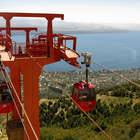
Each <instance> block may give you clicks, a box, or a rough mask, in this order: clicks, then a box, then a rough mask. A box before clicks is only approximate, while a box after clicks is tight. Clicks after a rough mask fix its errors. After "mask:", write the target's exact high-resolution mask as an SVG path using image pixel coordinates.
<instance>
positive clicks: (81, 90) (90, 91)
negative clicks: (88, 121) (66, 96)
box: [72, 81, 96, 112]
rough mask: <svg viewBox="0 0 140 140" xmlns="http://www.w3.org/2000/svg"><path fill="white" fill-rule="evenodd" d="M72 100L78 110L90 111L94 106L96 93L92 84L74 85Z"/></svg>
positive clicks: (81, 83)
mask: <svg viewBox="0 0 140 140" xmlns="http://www.w3.org/2000/svg"><path fill="white" fill-rule="evenodd" d="M72 99H73V100H74V102H76V104H78V105H79V109H81V110H84V111H86V112H87V111H91V110H93V109H94V107H95V105H96V92H95V88H94V86H93V85H92V84H90V83H88V84H87V83H86V82H84V81H79V82H78V83H76V84H74V86H73V92H72Z"/></svg>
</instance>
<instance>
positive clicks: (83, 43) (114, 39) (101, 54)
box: [16, 32, 140, 71]
mask: <svg viewBox="0 0 140 140" xmlns="http://www.w3.org/2000/svg"><path fill="white" fill-rule="evenodd" d="M74 36H76V37H77V51H78V53H79V54H81V53H82V52H89V53H90V54H92V60H95V61H97V62H99V63H101V64H103V65H105V66H107V67H108V68H110V69H132V68H139V67H140V32H116V33H94V34H74ZM16 38H17V36H16ZM20 38H21V37H20ZM78 61H79V62H81V61H82V58H80V59H78ZM45 69H47V70H49V71H71V70H79V69H77V68H74V67H73V66H70V65H69V64H67V63H66V62H64V61H63V60H62V61H61V62H58V63H55V64H50V65H47V66H45ZM83 69H84V68H83ZM90 69H94V70H98V69H99V68H98V67H97V66H95V65H93V64H92V66H91V68H90Z"/></svg>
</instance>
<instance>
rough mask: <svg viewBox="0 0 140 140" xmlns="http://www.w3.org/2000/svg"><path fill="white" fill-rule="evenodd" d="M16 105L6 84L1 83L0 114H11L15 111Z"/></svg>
mask: <svg viewBox="0 0 140 140" xmlns="http://www.w3.org/2000/svg"><path fill="white" fill-rule="evenodd" d="M13 107H14V104H13V101H12V98H11V95H10V93H9V89H8V87H7V84H6V83H5V82H2V83H0V114H4V113H9V112H11V111H12V110H13Z"/></svg>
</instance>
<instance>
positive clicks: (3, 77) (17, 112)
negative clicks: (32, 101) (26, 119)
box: [1, 67, 30, 140]
mask: <svg viewBox="0 0 140 140" xmlns="http://www.w3.org/2000/svg"><path fill="white" fill-rule="evenodd" d="M1 69H2V67H1ZM4 70H5V68H4ZM1 73H2V75H3V78H4V79H5V82H6V84H7V87H8V90H9V93H10V96H11V98H12V100H13V102H14V105H15V108H16V111H17V113H18V115H19V117H20V120H21V123H22V125H23V127H24V130H25V133H26V135H27V137H28V139H29V140H30V137H29V134H28V132H27V129H26V127H25V125H24V123H23V121H22V117H21V115H20V112H19V110H18V107H17V105H16V102H15V99H14V97H13V95H12V91H11V88H10V86H9V84H8V81H7V79H6V76H5V75H4V73H3V70H1Z"/></svg>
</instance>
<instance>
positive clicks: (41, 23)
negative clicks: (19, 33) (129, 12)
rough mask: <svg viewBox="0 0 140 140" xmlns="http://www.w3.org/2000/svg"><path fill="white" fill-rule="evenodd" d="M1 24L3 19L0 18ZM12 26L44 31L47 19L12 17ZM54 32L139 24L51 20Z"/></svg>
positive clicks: (110, 29)
mask: <svg viewBox="0 0 140 140" xmlns="http://www.w3.org/2000/svg"><path fill="white" fill-rule="evenodd" d="M0 23H1V26H4V25H5V24H4V21H3V20H0ZM11 25H12V26H13V27H20V26H21V27H39V32H40V31H41V32H44V31H46V25H47V21H46V20H45V19H42V20H38V19H20V20H16V19H12V21H11ZM53 27H54V32H64V33H100V32H122V31H137V30H138V31H139V30H140V24H110V23H109V24H107V23H106V24H104V23H80V22H79V23H78V22H66V21H58V20H54V21H53Z"/></svg>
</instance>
